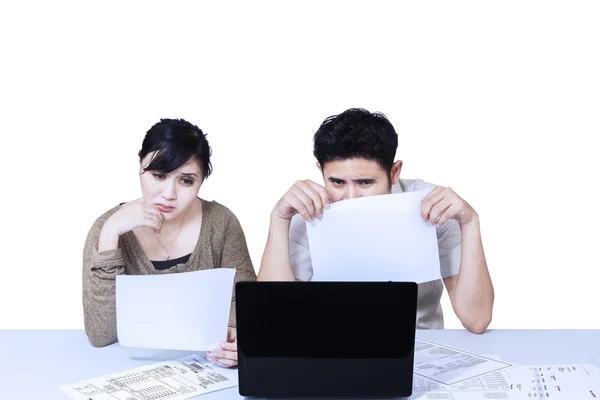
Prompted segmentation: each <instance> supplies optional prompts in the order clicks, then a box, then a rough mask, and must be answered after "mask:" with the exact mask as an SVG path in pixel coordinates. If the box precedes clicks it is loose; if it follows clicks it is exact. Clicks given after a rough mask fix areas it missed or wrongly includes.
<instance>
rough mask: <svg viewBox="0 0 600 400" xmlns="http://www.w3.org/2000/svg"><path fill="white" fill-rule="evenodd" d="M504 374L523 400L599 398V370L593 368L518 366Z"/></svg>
mask: <svg viewBox="0 0 600 400" xmlns="http://www.w3.org/2000/svg"><path fill="white" fill-rule="evenodd" d="M507 372H508V374H509V376H510V381H511V387H512V389H513V390H514V391H515V392H520V393H523V394H525V395H526V396H527V398H536V399H546V398H548V399H556V400H562V399H565V400H567V399H568V400H571V399H577V400H579V399H581V400H583V399H597V398H600V370H599V369H598V368H596V367H594V366H593V365H589V364H572V365H520V366H518V367H516V368H512V369H510V370H508V371H507Z"/></svg>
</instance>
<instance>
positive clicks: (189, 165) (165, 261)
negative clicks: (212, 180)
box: [83, 119, 256, 367]
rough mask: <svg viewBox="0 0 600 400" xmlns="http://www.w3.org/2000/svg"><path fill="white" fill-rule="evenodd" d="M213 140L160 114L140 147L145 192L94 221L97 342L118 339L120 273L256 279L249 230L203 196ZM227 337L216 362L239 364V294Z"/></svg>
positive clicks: (89, 279)
mask: <svg viewBox="0 0 600 400" xmlns="http://www.w3.org/2000/svg"><path fill="white" fill-rule="evenodd" d="M210 153H211V150H210V146H209V144H208V142H207V140H206V137H205V135H204V134H203V133H202V131H201V130H200V129H199V128H198V127H197V126H195V125H192V124H191V123H189V122H187V121H184V120H173V119H161V121H160V122H159V123H157V124H155V125H154V126H153V127H152V128H151V129H150V130H149V131H148V132H147V133H146V137H145V138H144V141H143V143H142V149H141V150H140V152H139V154H138V155H139V158H140V170H139V175H140V184H141V189H142V197H141V198H139V199H137V200H134V201H131V202H128V203H122V204H120V205H118V206H116V207H114V208H112V209H110V210H108V211H107V212H106V213H104V214H103V215H102V216H100V218H98V219H97V220H96V222H95V223H94V225H93V226H92V228H91V229H90V232H89V234H88V236H87V241H86V243H85V249H84V256H83V310H84V322H85V331H86V334H87V336H88V338H89V339H90V341H91V343H92V344H93V345H94V346H96V347H101V346H106V345H108V344H111V343H114V342H116V341H117V325H116V313H115V311H116V309H115V277H116V275H119V274H128V275H148V274H168V273H177V272H188V271H197V270H201V269H211V268H220V267H227V268H235V269H236V270H237V271H236V274H235V280H236V282H237V281H240V280H246V281H247V280H252V281H254V280H256V273H255V272H254V268H253V267H252V262H251V260H250V256H249V254H248V248H247V246H246V239H245V237H244V233H243V231H242V228H241V226H240V224H239V221H238V219H237V218H236V217H235V215H234V214H233V213H232V212H231V211H229V209H227V208H226V207H225V206H223V205H221V204H219V203H217V202H214V201H212V202H209V201H206V200H203V199H201V198H199V197H198V192H199V190H200V186H201V185H202V182H203V181H204V179H206V178H207V177H208V176H209V175H210V173H211V172H212V166H211V163H210V160H209V158H210ZM227 336H228V337H227V339H226V340H225V341H223V342H222V343H221V348H222V350H217V351H212V352H209V354H208V357H209V359H211V361H213V362H215V363H217V364H219V365H221V366H226V367H231V366H234V365H236V364H237V344H236V330H235V297H234V298H233V299H232V306H231V312H230V317H229V328H228V335H227Z"/></svg>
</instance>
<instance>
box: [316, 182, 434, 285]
mask: <svg viewBox="0 0 600 400" xmlns="http://www.w3.org/2000/svg"><path fill="white" fill-rule="evenodd" d="M429 192H431V189H427V190H421V191H417V192H406V193H394V194H386V195H379V196H369V197H361V198H356V199H350V200H344V201H340V202H336V203H333V204H331V206H330V208H329V209H328V210H324V212H323V219H322V220H319V219H315V220H314V221H312V222H307V223H306V229H307V234H308V245H309V248H310V258H311V262H312V269H313V279H312V280H314V281H396V282H403V281H404V282H417V283H421V282H428V281H433V280H437V279H440V276H441V274H440V259H439V250H438V242H437V232H436V228H435V226H433V225H430V224H427V223H425V222H423V220H422V219H421V201H422V200H423V199H424V198H425V196H427V194H429Z"/></svg>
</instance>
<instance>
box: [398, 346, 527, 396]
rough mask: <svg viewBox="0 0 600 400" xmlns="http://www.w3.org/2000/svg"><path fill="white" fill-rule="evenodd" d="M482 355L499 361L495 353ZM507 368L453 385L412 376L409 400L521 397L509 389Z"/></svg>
mask: <svg viewBox="0 0 600 400" xmlns="http://www.w3.org/2000/svg"><path fill="white" fill-rule="evenodd" d="M483 357H486V358H490V359H493V360H498V361H500V358H499V357H498V356H496V355H483ZM507 371H509V370H508V369H505V370H501V371H497V372H492V373H489V374H485V375H482V376H478V377H475V378H471V379H468V380H465V381H462V382H459V383H456V384H454V385H444V384H442V383H440V382H436V381H434V380H431V379H429V378H425V377H423V376H419V375H416V374H415V375H414V376H413V394H412V396H411V397H410V398H409V399H410V400H431V399H453V400H489V399H509V400H511V399H514V400H518V399H521V398H523V397H522V395H521V394H520V393H515V392H512V391H511V384H510V377H509V375H508V374H507Z"/></svg>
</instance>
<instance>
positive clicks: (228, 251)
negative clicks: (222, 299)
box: [221, 213, 256, 328]
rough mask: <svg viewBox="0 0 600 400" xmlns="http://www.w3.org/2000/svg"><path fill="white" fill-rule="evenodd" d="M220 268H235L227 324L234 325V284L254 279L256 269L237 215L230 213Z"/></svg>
mask: <svg viewBox="0 0 600 400" xmlns="http://www.w3.org/2000/svg"><path fill="white" fill-rule="evenodd" d="M221 267H222V268H235V270H236V272H235V278H234V281H233V294H232V297H231V309H230V313H229V326H231V327H233V328H235V327H236V318H235V284H236V283H237V282H240V281H256V271H254V267H253V266H252V260H251V259H250V254H249V253H248V246H247V245H246V237H245V236H244V231H243V230H242V226H241V225H240V222H239V220H238V219H237V217H236V216H235V215H234V214H233V213H232V214H231V215H230V217H229V219H228V221H227V225H226V228H225V241H224V245H223V252H222V256H221Z"/></svg>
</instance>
